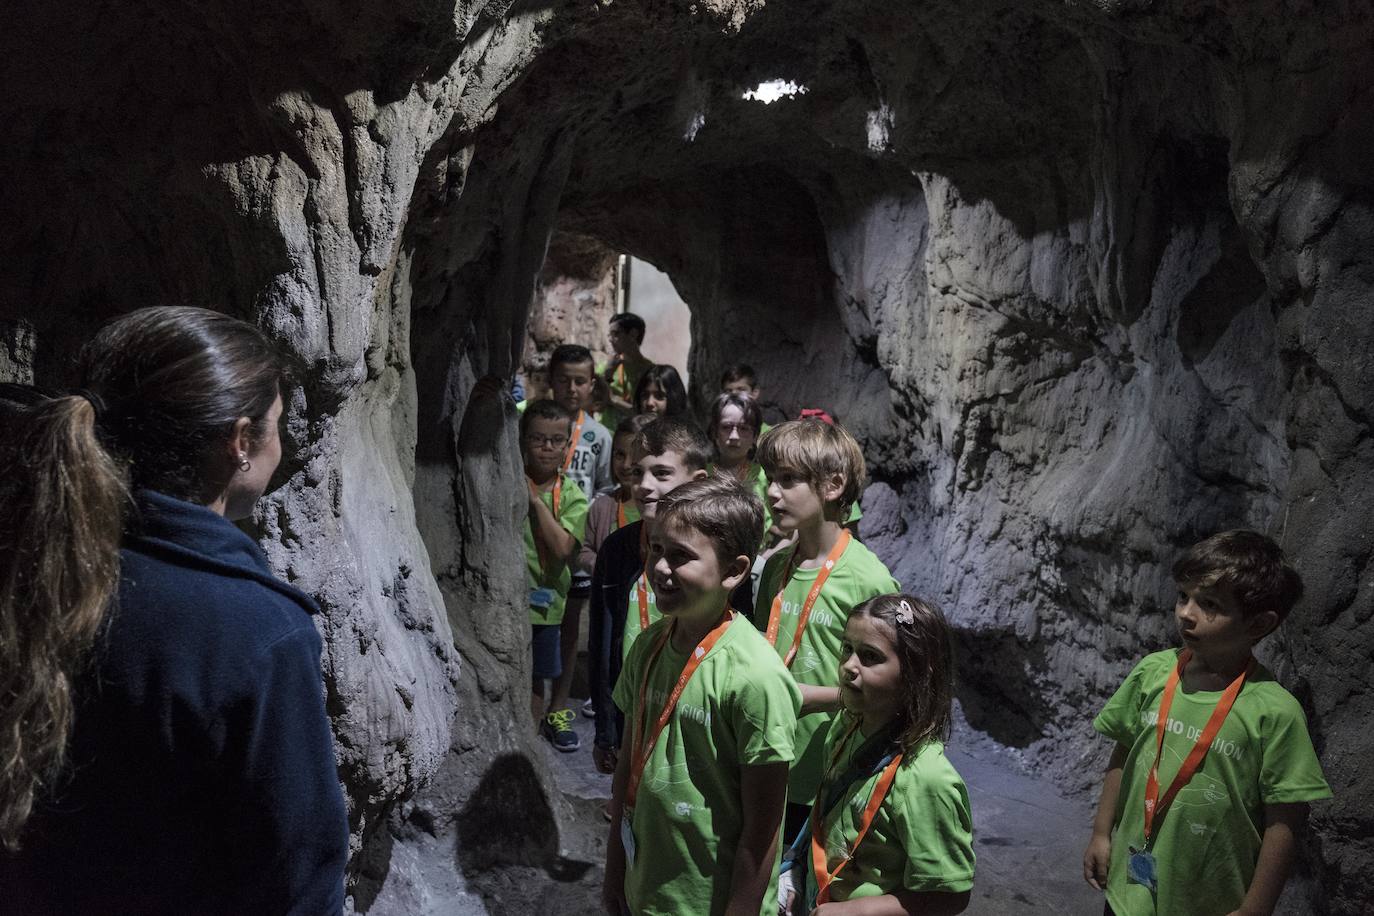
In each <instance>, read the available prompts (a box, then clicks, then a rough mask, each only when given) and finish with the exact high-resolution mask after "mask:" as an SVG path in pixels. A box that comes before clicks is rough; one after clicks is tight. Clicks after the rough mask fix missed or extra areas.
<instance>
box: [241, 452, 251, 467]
mask: <svg viewBox="0 0 1374 916" xmlns="http://www.w3.org/2000/svg"><path fill="white" fill-rule="evenodd" d="M252 467H253V465H252V464H250V463H249V461H248V455H247V453H245V452H239V470H240V471H247V470H250V469H251V468H252Z"/></svg>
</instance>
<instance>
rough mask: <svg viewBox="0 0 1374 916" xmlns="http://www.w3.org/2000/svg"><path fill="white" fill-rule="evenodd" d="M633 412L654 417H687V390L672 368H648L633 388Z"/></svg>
mask: <svg viewBox="0 0 1374 916" xmlns="http://www.w3.org/2000/svg"><path fill="white" fill-rule="evenodd" d="M635 410H636V412H638V413H651V414H653V415H654V416H656V417H682V418H684V419H685V418H686V417H687V388H686V386H684V385H683V384H682V376H680V375H678V374H677V370H676V369H674V368H673V367H672V366H664V365H658V366H650V367H649V368H648V369H645V370H644V374H643V375H641V376H640V377H639V384H638V385H636V386H635Z"/></svg>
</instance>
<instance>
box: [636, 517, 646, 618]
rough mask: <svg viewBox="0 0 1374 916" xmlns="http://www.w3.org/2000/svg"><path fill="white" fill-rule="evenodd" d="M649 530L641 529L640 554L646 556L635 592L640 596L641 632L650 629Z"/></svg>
mask: <svg viewBox="0 0 1374 916" xmlns="http://www.w3.org/2000/svg"><path fill="white" fill-rule="evenodd" d="M648 530H649V529H648V528H645V527H640V529H639V555H640V556H642V557H643V558H644V572H643V573H642V574H641V575H640V577H639V583H638V584H637V585H635V593H636V594H637V596H638V598H639V629H640V631H641V632H642V631H644V630H647V629H649V550H648V540H649V536H648V535H647V534H646V533H645V532H647V531H648Z"/></svg>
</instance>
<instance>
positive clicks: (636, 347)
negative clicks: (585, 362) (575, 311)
mask: <svg viewBox="0 0 1374 916" xmlns="http://www.w3.org/2000/svg"><path fill="white" fill-rule="evenodd" d="M646 330H647V326H646V325H645V324H644V319H643V318H640V317H639V316H638V315H636V314H634V313H633V312H620V313H619V314H616V315H612V316H611V319H610V321H609V322H608V324H607V327H606V339H607V340H608V341H609V342H610V345H611V354H612V355H611V358H610V360H609V361H607V362H606V364H605V365H603V366H599V367H597V370H596V371H597V374H598V375H600V376H601V378H603V379H604V380H605V381H606V384H607V386H608V388H609V389H610V403H609V404H608V405H607V407H606V410H605V412H604V414H603V415H602V417H601V422H602V423H604V424H606V425H607V426H608V427H614V426H615V425H617V424H619V422H620V421H621V420H623V419H625V418H626V417H630V416H634V414H635V404H634V397H635V387H636V386H637V385H638V384H639V377H640V376H641V375H643V374H644V371H645V370H646V369H648V368H649V367H650V366H652V365H653V364H654V363H653V360H651V359H649V358H648V357H647V356H645V355H644V354H643V353H642V352H640V347H642V346H643V345H644V334H645V331H646Z"/></svg>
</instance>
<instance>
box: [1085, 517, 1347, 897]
mask: <svg viewBox="0 0 1374 916" xmlns="http://www.w3.org/2000/svg"><path fill="white" fill-rule="evenodd" d="M1173 575H1174V580H1175V582H1177V583H1178V587H1179V595H1178V601H1177V603H1176V604H1175V607H1174V618H1175V622H1176V624H1177V626H1178V631H1179V636H1180V637H1181V639H1182V641H1183V648H1182V649H1181V650H1180V649H1168V650H1166V651H1163V652H1156V653H1154V654H1152V655H1147V656H1145V658H1144V659H1142V660H1141V661H1140V662H1139V663H1138V664H1137V665H1136V666H1135V668H1134V669H1133V670H1132V671H1131V673H1130V675H1129V676H1127V678H1126V680H1125V682H1124V683H1123V684H1122V685H1121V687H1120V688H1118V690H1117V691H1116V693H1115V694H1114V695H1113V696H1112V698H1111V699H1110V700H1108V701H1107V705H1106V706H1105V707H1103V709H1102V712H1101V713H1099V714H1098V716H1097V718H1096V719H1094V720H1093V728H1095V729H1097V731H1099V732H1101V733H1102V734H1103V735H1106V736H1107V737H1109V738H1111V739H1113V740H1115V741H1116V748H1115V750H1114V751H1113V753H1112V758H1111V762H1110V763H1109V764H1108V766H1107V772H1106V775H1105V778H1104V779H1103V786H1102V797H1101V800H1100V801H1099V803H1098V808H1097V816H1096V818H1095V819H1094V821H1093V836H1092V840H1091V841H1090V842H1089V844H1088V848H1087V851H1086V852H1085V853H1084V855H1083V876H1084V878H1085V879H1086V880H1087V881H1088V883H1089V884H1091V885H1092V886H1093V887H1095V888H1097V889H1099V890H1104V891H1105V892H1106V896H1107V910H1108V912H1114V913H1116V914H1120V916H1156V914H1159V916H1171V914H1175V913H1188V914H1200V916H1210V914H1217V916H1224V914H1231V913H1245V914H1251V913H1256V914H1261V913H1262V914H1268V913H1271V912H1272V911H1273V909H1274V905H1275V903H1277V901H1278V898H1279V894H1280V892H1281V891H1282V890H1283V885H1284V883H1285V882H1286V881H1287V878H1288V872H1289V869H1290V868H1291V866H1292V863H1293V860H1294V856H1295V854H1296V835H1297V833H1298V832H1299V831H1300V830H1301V828H1302V825H1303V824H1304V823H1305V821H1306V818H1307V807H1308V802H1312V801H1315V800H1318V799H1322V798H1330V797H1331V789H1330V788H1329V787H1328V786H1327V784H1326V780H1325V778H1324V777H1323V776H1322V772H1321V765H1320V764H1319V763H1318V761H1317V755H1316V752H1315V751H1314V749H1313V747H1312V739H1311V738H1310V737H1309V736H1308V734H1307V722H1306V719H1305V718H1304V716H1303V712H1302V707H1301V706H1300V705H1299V704H1298V701H1297V700H1296V699H1295V698H1294V697H1293V695H1292V694H1290V693H1289V692H1288V691H1287V690H1285V689H1284V688H1283V687H1282V686H1281V685H1280V684H1279V683H1278V681H1276V680H1275V679H1274V675H1273V674H1272V673H1271V672H1269V671H1268V669H1266V668H1265V667H1264V666H1262V665H1260V664H1259V663H1258V662H1257V661H1256V660H1255V658H1254V655H1253V654H1252V649H1253V647H1254V645H1255V643H1257V642H1259V641H1260V640H1261V639H1263V638H1264V637H1265V636H1268V635H1269V634H1270V633H1272V632H1273V631H1274V630H1275V629H1277V628H1278V626H1279V624H1280V623H1282V621H1283V620H1284V618H1285V617H1287V616H1288V613H1289V611H1291V610H1292V608H1293V605H1294V604H1296V603H1297V601H1298V598H1299V597H1300V596H1301V595H1302V580H1301V579H1300V578H1299V577H1298V574H1297V572H1296V571H1295V570H1294V569H1293V567H1292V566H1290V565H1289V564H1288V561H1287V559H1286V558H1285V557H1284V555H1283V551H1282V550H1281V549H1280V548H1279V546H1278V545H1277V544H1275V543H1274V542H1273V541H1271V540H1270V539H1269V538H1267V537H1265V536H1264V535H1262V534H1258V533H1256V532H1254V531H1240V530H1237V531H1225V532H1222V533H1221V534H1216V535H1213V536H1212V537H1209V538H1207V539H1206V540H1204V541H1202V542H1200V543H1198V544H1195V545H1194V546H1193V547H1191V548H1190V549H1189V550H1188V551H1187V552H1186V553H1184V555H1183V556H1182V557H1180V558H1179V560H1178V562H1176V563H1175V564H1174V568H1173Z"/></svg>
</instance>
